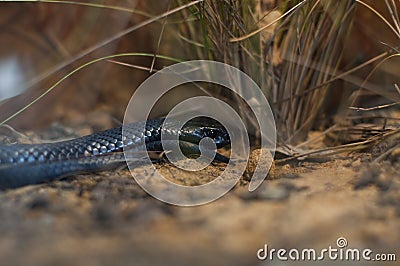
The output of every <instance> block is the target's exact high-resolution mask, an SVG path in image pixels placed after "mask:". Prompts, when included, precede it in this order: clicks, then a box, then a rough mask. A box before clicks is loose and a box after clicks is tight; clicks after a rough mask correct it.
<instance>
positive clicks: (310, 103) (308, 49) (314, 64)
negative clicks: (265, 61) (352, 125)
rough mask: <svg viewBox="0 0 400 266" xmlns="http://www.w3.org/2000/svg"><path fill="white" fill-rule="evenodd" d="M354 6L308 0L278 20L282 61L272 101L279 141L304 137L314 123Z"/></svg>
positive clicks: (336, 62)
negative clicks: (285, 17) (281, 20)
mask: <svg viewBox="0 0 400 266" xmlns="http://www.w3.org/2000/svg"><path fill="white" fill-rule="evenodd" d="M353 6H354V4H353V1H308V2H307V3H305V4H304V5H303V6H302V8H301V9H299V10H298V11H297V12H295V13H294V14H293V15H292V16H290V17H289V18H288V19H286V20H285V21H283V22H282V26H281V30H280V36H281V38H280V40H278V42H279V43H280V45H279V48H280V53H281V55H282V57H283V59H284V60H285V61H284V62H283V64H282V66H281V68H280V72H281V76H280V80H281V82H280V84H279V86H277V87H276V88H275V89H274V91H273V99H274V103H275V104H276V105H275V110H276V115H277V122H278V130H279V131H280V132H281V138H282V140H283V142H284V143H293V144H295V143H298V142H300V141H303V140H304V139H305V138H306V136H307V134H308V132H309V131H310V129H311V128H312V127H313V126H314V124H315V120H316V118H317V117H318V114H319V111H320V109H321V107H322V106H323V104H324V103H325V101H326V97H327V91H328V88H329V86H330V83H329V82H328V81H329V80H331V79H332V76H335V74H336V70H337V67H338V65H339V63H340V58H341V51H342V46H341V45H342V41H343V39H344V38H345V36H346V34H347V33H348V28H349V27H350V25H351V21H352V20H351V19H352V17H351V12H352V10H353ZM321 84H323V85H321ZM315 87H316V88H317V89H314V90H309V89H310V88H315ZM286 99H288V101H286Z"/></svg>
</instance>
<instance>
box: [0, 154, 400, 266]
mask: <svg viewBox="0 0 400 266" xmlns="http://www.w3.org/2000/svg"><path fill="white" fill-rule="evenodd" d="M366 158H367V159H366ZM368 158H369V157H368V155H367V154H364V155H360V154H357V155H354V156H352V158H338V159H335V160H331V161H328V162H324V163H317V162H292V163H287V164H279V165H276V166H275V168H274V170H273V172H272V173H271V175H270V176H269V178H268V180H266V181H265V182H264V183H263V185H262V186H261V187H260V188H259V189H257V190H256V191H255V192H253V193H250V192H248V190H247V189H248V187H247V185H248V184H247V182H246V181H244V180H241V182H239V183H238V184H237V186H236V187H235V188H234V189H232V190H231V191H230V192H229V193H228V194H227V195H225V196H224V197H222V198H221V199H219V200H217V201H215V202H212V203H209V204H206V205H203V206H199V207H176V206H172V205H168V204H165V203H162V202H160V201H158V200H156V199H154V198H152V197H151V196H149V195H148V194H147V193H146V192H144V191H143V190H142V189H141V188H140V187H139V186H138V185H137V184H136V182H135V180H134V178H133V177H132V176H131V175H130V173H129V171H128V170H119V171H112V172H102V173H98V174H96V175H80V176H75V177H69V178H66V179H64V180H60V181H55V182H52V183H48V184H42V185H36V186H29V187H25V188H21V189H16V190H9V191H5V192H0V202H1V204H0V221H1V222H0V235H1V238H0V264H1V265H86V266H90V265H286V264H287V263H288V262H284V261H280V260H278V259H277V257H275V258H274V259H273V260H269V259H266V260H264V261H261V260H259V259H258V258H257V252H258V251H259V249H261V248H263V247H265V244H267V245H268V249H269V250H270V249H272V248H275V249H279V248H285V249H286V250H288V251H289V250H290V249H294V248H297V249H299V250H300V251H301V250H302V249H305V248H314V249H315V250H316V251H317V252H319V251H320V250H321V249H323V248H329V246H331V247H332V248H338V246H337V243H336V241H337V239H338V238H340V237H343V238H345V239H346V240H347V247H346V248H358V249H360V250H361V251H362V250H363V249H366V248H369V249H371V250H372V251H373V253H372V255H371V257H373V256H375V254H378V253H386V254H388V253H390V254H395V255H396V257H397V260H399V259H400V253H399V248H400V241H399V239H400V230H399V229H400V179H399V175H398V173H399V164H398V161H396V160H394V161H392V162H389V161H384V162H382V163H381V164H380V165H379V167H376V166H373V165H372V164H371V163H369V159H368ZM157 168H158V169H159V170H160V172H161V173H163V174H165V175H167V176H168V175H169V177H170V178H172V179H174V180H177V181H179V180H180V182H184V181H185V180H192V181H193V180H197V181H199V182H200V181H201V182H203V181H204V180H206V181H207V180H209V179H210V177H213V176H217V175H218V174H219V173H220V172H221V171H222V170H223V169H224V167H223V166H221V165H219V164H217V165H214V166H209V167H207V168H206V169H204V170H202V171H200V172H199V173H191V172H184V171H181V170H178V169H176V168H174V167H172V166H170V165H168V164H160V165H157ZM137 171H138V172H139V173H145V170H143V169H140V168H139V169H138V170H137ZM197 181H194V183H196V182H197ZM190 183H191V182H190ZM346 248H345V249H346ZM262 254H263V253H260V255H262ZM289 261H290V260H289ZM296 263H299V262H296ZM332 263H333V262H332V261H330V260H326V261H325V264H326V265H332ZM334 263H335V264H337V265H347V264H348V265H350V264H354V262H346V261H344V260H336V261H335V262H334ZM392 263H393V265H395V262H392ZM300 264H301V263H300ZM304 264H305V265H308V264H310V263H309V262H304ZM365 264H366V262H365V261H363V260H361V261H360V265H365ZM379 264H382V265H385V264H389V263H388V262H386V263H383V262H380V263H379ZM371 265H372V264H371ZM396 265H397V264H396Z"/></svg>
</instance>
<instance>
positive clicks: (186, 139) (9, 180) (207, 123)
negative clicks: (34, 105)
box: [0, 117, 230, 189]
mask: <svg viewBox="0 0 400 266" xmlns="http://www.w3.org/2000/svg"><path fill="white" fill-rule="evenodd" d="M143 128H144V129H145V130H144V132H143ZM122 130H124V135H122ZM161 134H164V135H163V136H164V138H163V141H164V140H166V141H168V139H171V140H172V139H174V137H175V138H176V136H178V137H179V141H180V144H181V147H182V146H185V147H186V148H187V149H186V153H189V154H197V153H199V149H198V144H199V142H200V140H201V139H203V138H205V137H208V138H211V139H212V140H213V141H214V143H215V144H216V146H217V148H221V147H223V146H225V145H227V144H229V143H230V139H229V135H228V133H227V131H226V130H225V128H224V127H222V126H221V125H220V124H219V123H218V122H216V121H215V120H213V119H211V118H206V117H200V118H196V119H193V120H190V121H189V122H187V123H186V124H185V125H184V126H183V127H181V128H179V127H178V120H177V121H168V123H164V118H157V119H151V120H147V121H143V122H136V123H132V124H129V125H126V126H124V128H123V129H122V127H117V128H112V129H108V130H105V131H101V132H97V133H94V134H91V135H87V136H84V137H79V138H76V139H72V140H68V141H61V142H55V143H41V144H11V145H6V144H3V145H0V189H7V188H16V187H21V186H25V185H29V184H37V183H42V182H47V181H51V180H53V179H57V178H61V177H65V176H69V175H74V174H77V173H82V172H94V171H100V170H106V169H112V168H116V167H118V166H121V165H123V164H125V163H126V162H125V157H124V153H123V150H124V149H133V150H134V149H136V148H138V147H139V145H142V143H143V141H144V142H145V144H146V148H147V151H163V149H162V144H161ZM217 155H218V153H217ZM216 159H217V160H221V161H224V160H225V159H226V158H225V157H223V156H221V155H220V156H219V157H218V156H216Z"/></svg>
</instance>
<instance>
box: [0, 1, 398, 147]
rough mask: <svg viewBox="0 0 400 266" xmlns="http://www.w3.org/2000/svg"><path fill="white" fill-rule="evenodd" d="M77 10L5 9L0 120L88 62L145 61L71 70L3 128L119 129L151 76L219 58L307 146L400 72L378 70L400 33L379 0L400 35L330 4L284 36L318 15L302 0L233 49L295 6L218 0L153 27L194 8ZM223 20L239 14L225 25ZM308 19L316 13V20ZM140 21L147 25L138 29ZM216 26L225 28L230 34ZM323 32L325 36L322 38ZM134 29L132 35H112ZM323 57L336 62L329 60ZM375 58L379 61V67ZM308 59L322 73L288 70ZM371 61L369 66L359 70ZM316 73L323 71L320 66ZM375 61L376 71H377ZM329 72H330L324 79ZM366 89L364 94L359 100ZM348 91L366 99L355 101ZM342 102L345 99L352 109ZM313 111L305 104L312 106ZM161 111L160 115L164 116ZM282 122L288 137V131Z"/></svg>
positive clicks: (362, 11) (387, 93) (98, 4)
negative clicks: (253, 85)
mask: <svg viewBox="0 0 400 266" xmlns="http://www.w3.org/2000/svg"><path fill="white" fill-rule="evenodd" d="M76 2H77V3H78V4H73V3H64V2H62V1H60V2H59V3H46V1H43V2H40V3H39V2H38V3H34V2H19V3H15V2H11V3H8V2H2V3H1V5H0V12H1V16H0V17H1V19H0V23H1V31H0V46H1V47H0V99H1V105H0V119H1V120H2V121H3V120H5V119H7V118H8V117H9V116H11V115H13V114H14V113H15V112H17V111H18V110H19V109H21V108H23V107H25V106H26V105H28V104H29V103H30V102H32V101H33V100H34V99H35V98H37V97H39V96H40V95H41V94H42V93H44V92H45V91H46V90H47V89H49V88H50V87H51V86H52V85H54V84H55V82H57V81H58V80H59V79H61V78H62V77H64V76H65V75H67V74H68V73H69V72H71V71H73V70H74V69H76V68H78V67H79V66H81V65H83V64H85V63H87V62H90V61H91V60H93V59H96V58H99V57H102V56H109V55H113V54H119V53H141V56H139V55H136V56H124V57H118V58H114V59H113V60H114V61H110V60H103V61H100V62H97V63H94V64H91V65H90V66H88V67H86V68H84V69H82V70H80V71H78V72H76V73H74V74H73V75H71V76H70V77H68V78H66V79H65V80H64V81H63V82H61V83H60V84H59V85H58V86H57V87H56V88H55V89H53V90H52V91H51V92H50V93H49V94H47V95H46V96H45V97H43V98H42V99H41V100H39V101H38V102H37V103H35V104H33V105H32V106H31V107H29V108H28V109H27V110H26V111H25V112H23V113H21V114H20V115H18V116H16V117H15V118H13V119H12V120H10V121H8V122H7V123H8V124H10V125H12V126H14V127H16V128H17V129H18V130H26V129H30V130H35V129H44V128H46V127H48V126H49V125H50V124H52V123H54V122H59V123H62V124H66V125H74V124H80V123H84V122H85V121H87V120H88V118H90V117H96V116H98V115H99V114H103V115H104V114H107V115H109V116H110V117H112V118H113V119H115V120H117V121H122V117H123V113H124V110H125V107H126V105H127V103H128V100H129V98H130V97H131V95H132V94H133V92H134V90H135V88H137V87H138V86H139V84H140V83H141V82H142V81H143V80H144V79H145V78H146V77H148V76H149V75H150V74H151V73H150V70H151V69H154V70H157V69H160V68H162V67H164V66H167V65H170V64H172V63H174V60H176V61H179V60H187V59H212V60H218V61H223V62H226V63H230V64H232V65H234V66H237V67H239V68H240V69H242V70H244V71H245V72H247V73H248V74H249V75H250V76H252V77H253V78H254V79H255V80H256V81H257V82H258V83H259V84H260V85H261V87H262V89H263V90H264V91H265V93H266V95H267V96H268V97H269V99H270V100H271V102H272V105H273V108H274V111H275V113H276V118H277V121H278V124H279V123H280V124H281V130H280V132H281V134H282V136H281V138H282V139H284V140H285V141H287V142H289V143H290V142H294V143H295V142H298V141H301V140H304V138H305V136H306V135H307V132H308V131H309V130H311V129H324V128H326V127H328V126H329V125H331V124H333V123H335V122H337V121H338V120H340V117H344V116H345V115H346V113H347V112H348V111H349V109H348V107H349V106H350V105H354V106H360V107H371V106H375V105H377V104H383V103H391V102H393V101H400V94H399V93H398V92H397V91H396V89H395V84H396V83H397V82H398V80H397V73H399V67H400V64H399V63H398V59H397V58H396V57H393V58H391V59H388V60H386V61H385V62H384V63H381V60H382V58H385V57H388V56H389V54H393V50H392V51H390V50H391V49H392V48H396V47H397V46H398V43H399V31H398V30H399V27H398V25H395V23H394V22H392V21H391V17H392V15H391V13H390V11H389V10H388V6H387V3H385V1H363V2H364V3H366V4H368V5H370V6H371V7H372V8H373V9H374V10H375V11H376V12H377V13H379V14H380V15H381V16H382V17H383V18H386V19H387V20H388V21H389V23H391V24H392V25H393V29H394V30H395V31H397V33H396V32H394V31H393V29H391V28H390V27H389V26H388V25H386V24H385V21H384V20H383V19H382V18H379V16H377V14H376V13H374V12H373V11H372V10H370V9H368V8H366V7H365V6H364V5H362V4H360V3H357V4H355V1H346V3H345V4H343V5H339V6H338V5H336V6H335V5H334V4H332V3H331V4H327V1H322V2H321V3H322V4H320V5H319V6H318V7H317V8H314V11H315V12H314V13H315V15H314V16H315V18H314V17H312V16H311V18H310V21H311V23H314V24H313V25H314V26H312V27H311V26H310V27H308V28H305V29H304V28H303V34H304V36H297V37H296V36H293V34H294V33H293V32H292V31H291V30H290V29H291V28H292V29H295V27H294V26H293V25H294V24H295V25H297V28H296V30H297V31H299V29H300V26H301V25H306V24H307V23H306V22H304V23H303V24H302V22H301V18H300V16H303V17H304V14H305V13H306V11H305V10H307V9H309V10H310V9H311V8H313V3H312V2H313V1H311V2H310V1H308V2H309V3H308V4H306V6H303V7H301V8H302V9H299V12H295V14H294V15H293V16H289V17H284V18H282V19H280V20H279V21H278V23H274V24H271V26H269V27H267V28H265V29H264V30H263V31H261V33H259V34H258V35H256V36H255V37H249V38H248V39H245V40H244V41H242V42H239V44H238V42H231V40H230V38H233V37H240V36H243V35H245V34H247V33H249V32H251V31H254V30H257V29H258V28H262V27H263V26H264V25H268V24H269V23H270V22H271V21H274V19H276V18H277V17H279V16H280V15H281V14H283V13H284V12H285V11H288V10H289V9H290V8H291V7H293V6H294V5H295V4H296V3H300V1H272V0H263V1H244V2H242V3H238V2H237V1H226V3H225V6H224V5H223V4H221V3H220V2H219V1H216V3H212V2H207V1H206V3H201V4H198V5H194V6H192V7H190V8H189V7H188V8H185V9H182V10H181V11H179V12H175V13H174V14H172V15H171V16H168V17H161V18H159V19H155V21H154V22H151V23H150V22H149V20H152V19H154V18H155V17H156V16H157V15H160V14H164V13H165V12H168V11H170V10H172V9H173V8H176V7H178V6H184V5H185V4H188V3H190V1H168V0H162V1H159V0H151V1H144V0H129V1H112V0H109V1H94V2H90V4H89V5H86V4H85V3H84V2H82V1H76ZM328 2H329V1H328ZM396 4H397V2H396ZM229 8H231V9H229ZM233 9H236V11H234V10H233ZM210 10H214V12H210ZM302 10H303V11H304V12H303V11H302ZM202 12H203V13H202ZM224 12H225V14H224ZM230 12H236V13H232V14H235V15H233V16H229V15H228V16H226V15H227V14H229V13H230ZM338 12H339V13H340V12H343V13H342V14H339V13H338ZM392 12H393V10H392ZM314 13H313V12H311V14H312V15H313V14H314ZM339 15H340V16H342V17H340V18H339V19H336V17H335V16H339ZM329 18H330V19H329ZM303 19H304V18H303ZM324 20H331V21H325V22H324ZM321 21H322V22H321ZM141 23H144V24H145V25H143V26H140V25H141ZM213 23H214V24H213ZM224 23H227V24H224ZM330 23H331V24H332V23H333V24H332V25H334V23H339V24H340V27H338V29H337V32H335V33H334V34H332V33H329V32H327V31H328V29H329V27H331V28H334V27H332V25H331V26H329V24H330ZM292 24H293V25H292ZM216 25H225V28H224V27H221V28H218V27H216ZM291 25H292V26H291ZM318 25H320V26H318ZM321 25H323V26H321ZM336 26H337V25H336ZM336 26H335V27H336ZM243 27H247V28H243ZM318 27H320V28H322V29H326V30H325V33H324V31H323V30H321V29H319V30H318ZM323 27H325V28H323ZM129 28H132V29H133V30H131V31H130V32H128V33H126V34H121V36H118V35H120V33H121V32H123V31H125V30H126V29H129ZM327 34H328V35H327ZM205 36H206V37H207V38H205ZM318 36H320V37H321V36H324V37H323V38H325V39H328V40H329V42H326V43H322V42H319V43H318V42H315V44H313V45H314V47H313V46H310V47H306V48H304V45H303V48H301V49H304V51H303V53H302V54H304V55H305V56H306V57H303V58H302V57H299V56H298V55H296V52H295V51H296V49H297V50H299V49H300V48H299V47H294V43H295V42H297V43H300V42H304V41H306V40H307V38H310V37H315V38H316V39H318V38H317V37H318ZM302 38H303V39H302ZM337 40H338V41H337ZM106 42H107V44H105V45H101V44H102V43H103V44H104V43H106ZM293 49H294V50H293ZM324 52H325V53H324ZM385 53H386V54H385ZM152 54H158V55H163V56H168V57H171V58H172V59H173V60H166V59H160V58H155V57H152ZM382 54H384V55H383V56H382ZM326 55H330V56H331V57H332V58H331V59H329V60H327V59H326V57H328V56H326ZM376 57H379V58H378V59H376V60H374V58H376ZM324 58H325V59H324ZM260 60H261V61H260ZM309 60H311V62H313V63H315V65H316V66H319V67H318V68H319V70H318V71H315V65H314V66H313V67H310V66H305V67H304V68H302V69H303V70H302V69H300V68H298V67H297V70H296V68H295V67H293V66H294V65H297V66H298V65H302V63H300V62H303V63H305V64H306V63H309V62H310V61H309ZM324 60H325V61H324ZM369 60H372V61H371V62H370V63H366V62H368V61H369ZM115 61H118V62H119V63H116V62H115ZM260 62H261V63H260ZM122 64H129V65H128V66H127V65H122ZM260 64H262V66H261V65H260ZM321 64H322V65H324V66H327V67H329V69H328V68H327V69H323V67H321ZM378 64H379V67H377V69H374V68H375V67H376V66H377V65H378ZM305 68H309V69H308V70H305ZM312 68H314V70H312ZM358 68H359V69H358ZM260 69H261V70H262V71H263V73H261V71H260ZM310 69H311V71H310ZM321 69H322V70H321ZM353 69H355V70H354V71H353ZM373 69H374V72H373V74H372V75H371V76H370V77H369V76H368V75H369V74H370V72H371V71H372V70H373ZM301 70H302V71H303V72H304V71H308V72H307V73H308V74H307V75H308V76H309V78H308V79H307V78H306V79H303V78H302V77H299V76H296V74H293V73H294V72H295V71H298V72H301ZM348 70H352V71H351V73H349V74H348V75H345V76H344V77H342V78H339V79H335V80H334V81H333V82H329V86H326V87H323V88H321V90H319V89H317V90H316V91H317V92H318V93H316V94H315V95H312V97H309V98H307V97H308V96H309V95H303V96H304V97H303V99H301V100H302V101H303V102H297V103H295V102H294V101H291V104H290V106H288V105H285V99H286V100H287V99H288V97H289V98H292V96H293V95H295V94H296V93H299V91H303V92H304V90H307V88H308V89H310V88H311V87H312V86H315V85H316V84H321V83H323V82H325V81H329V79H331V78H334V77H335V76H337V75H339V74H340V73H342V72H346V71H348ZM293 71H294V72H293ZM324 72H331V73H330V74H329V75H327V74H326V73H325V74H324ZM285 73H292V75H291V76H290V75H286V74H285ZM321 73H322V74H321ZM321 76H323V77H321ZM310 77H311V78H310ZM367 77H368V79H367ZM299 81H302V82H303V83H301V82H299ZM296 82H298V83H299V84H295V83H296ZM300 83H301V84H300ZM299 87H302V88H299ZM328 87H329V88H328ZM361 87H363V88H366V89H363V90H362V92H361V93H360V91H359V89H360V88H361ZM328 89H329V90H328ZM354 92H357V94H361V95H357V97H355V96H354ZM193 93H194V94H197V93H199V92H198V91H195V92H192V91H189V90H184V89H182V90H181V91H180V92H178V93H175V94H174V95H173V96H171V97H169V98H168V100H167V102H168V103H169V105H168V106H172V105H173V104H174V103H175V102H176V101H179V100H180V99H183V98H185V97H189V96H190V95H192V94H193ZM293 93H295V94H293ZM216 94H221V92H220V91H217V92H216ZM305 94H307V93H305ZM301 97H302V96H301ZM301 97H300V98H301ZM352 97H353V98H352ZM316 98H318V99H316ZM355 98H356V99H355ZM292 99H295V98H292ZM349 99H352V101H351V102H349V101H350V100H349ZM310 103H311V104H310ZM309 105H310V106H312V107H308V108H307V106H309ZM166 109H168V108H166ZM299 110H303V111H302V112H300V111H299ZM165 111H166V110H160V112H159V114H160V115H161V114H163V113H164V112H165ZM299 113H302V114H301V115H299ZM299 116H301V117H302V118H301V117H300V118H299ZM338 117H339V118H338ZM90 121H92V122H91V123H93V124H94V125H93V126H94V127H95V128H96V129H102V128H105V127H109V126H112V125H111V124H110V122H104V123H102V122H101V121H100V122H99V121H97V122H96V119H94V120H93V119H92V120H90ZM93 121H94V122H93ZM285 121H286V122H285ZM287 121H289V122H290V123H291V125H290V126H293V128H290V126H288V124H287V123H288V122H287ZM285 123H286V124H285ZM296 124H298V126H295V125H296ZM304 124H307V126H306V128H303V129H302V128H301V126H300V125H303V126H304Z"/></svg>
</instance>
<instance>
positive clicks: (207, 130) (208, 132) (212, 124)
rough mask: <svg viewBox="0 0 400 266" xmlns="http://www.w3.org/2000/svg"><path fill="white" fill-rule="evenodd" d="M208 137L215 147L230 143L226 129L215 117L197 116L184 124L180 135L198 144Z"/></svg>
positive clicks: (185, 139)
mask: <svg viewBox="0 0 400 266" xmlns="http://www.w3.org/2000/svg"><path fill="white" fill-rule="evenodd" d="M203 138H210V139H212V140H213V141H214V143H215V145H216V146H217V148H218V149H219V148H222V147H224V146H226V145H228V144H230V142H231V140H230V137H229V133H228V131H227V130H226V129H225V127H224V126H223V125H221V124H220V123H219V122H218V121H216V120H215V119H212V118H209V117H198V118H195V119H192V120H190V121H189V122H187V123H186V124H185V126H184V127H183V130H182V134H181V136H180V139H181V140H184V141H188V142H191V143H194V144H198V143H199V142H200V140H201V139H203Z"/></svg>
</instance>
